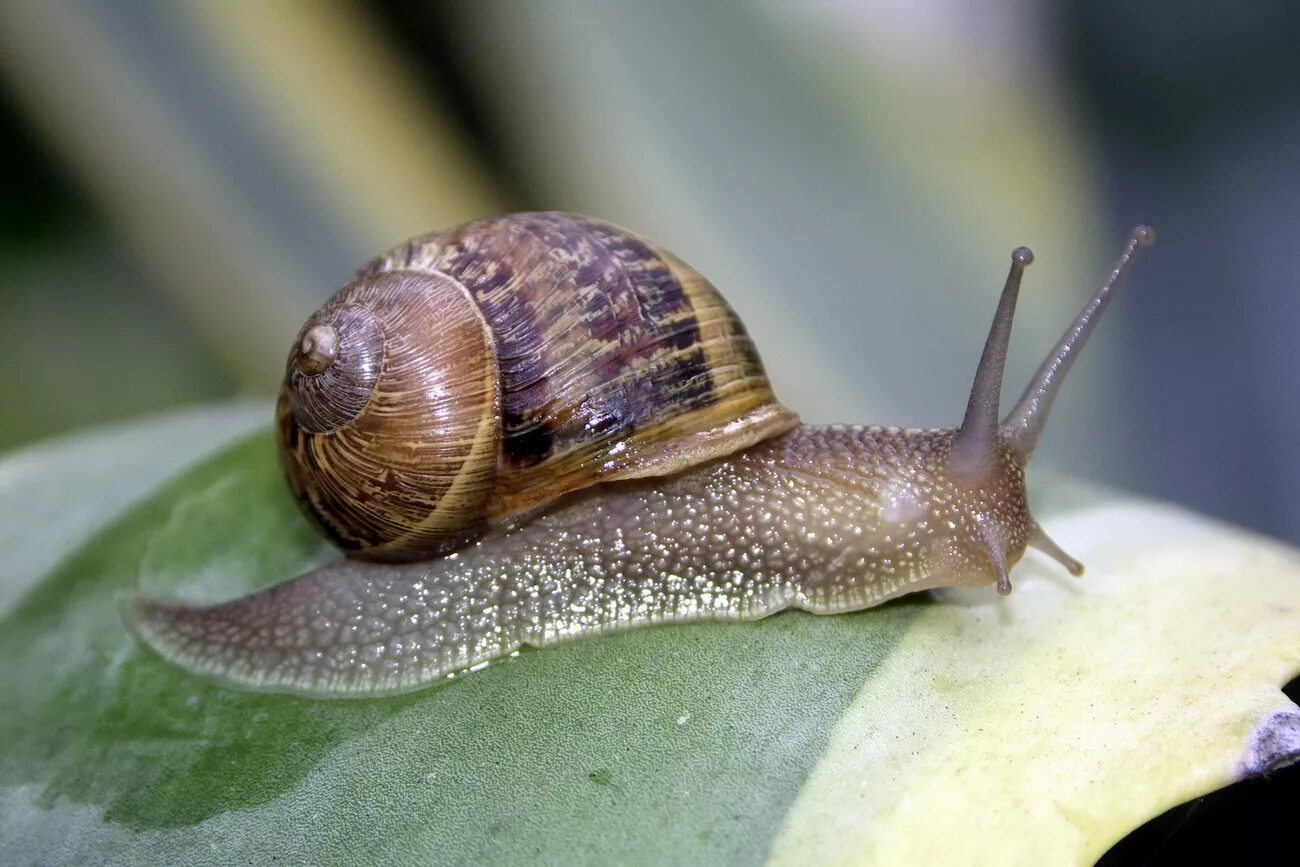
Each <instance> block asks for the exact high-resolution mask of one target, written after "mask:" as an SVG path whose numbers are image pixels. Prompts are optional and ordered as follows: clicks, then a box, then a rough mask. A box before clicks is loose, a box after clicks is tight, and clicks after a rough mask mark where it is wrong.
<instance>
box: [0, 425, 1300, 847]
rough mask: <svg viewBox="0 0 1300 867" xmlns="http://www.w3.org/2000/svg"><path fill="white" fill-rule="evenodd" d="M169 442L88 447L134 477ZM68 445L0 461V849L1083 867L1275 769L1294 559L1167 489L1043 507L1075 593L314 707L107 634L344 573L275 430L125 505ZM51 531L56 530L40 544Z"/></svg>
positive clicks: (1061, 591)
mask: <svg viewBox="0 0 1300 867" xmlns="http://www.w3.org/2000/svg"><path fill="white" fill-rule="evenodd" d="M209 412H217V416H216V417H220V416H221V412H220V411H209ZM225 412H226V414H227V415H226V417H227V418H233V417H234V416H235V415H236V414H238V413H240V412H245V413H246V412H247V410H246V409H244V410H240V409H228V410H226V411H225ZM267 415H269V412H268V413H267ZM207 418H208V419H209V421H208V423H206V424H199V425H192V426H190V427H189V428H184V426H182V427H183V428H184V430H185V435H186V436H187V437H188V447H190V448H191V449H192V451H191V454H192V455H198V454H201V453H203V451H204V450H205V449H207V450H210V449H211V448H213V447H217V446H220V445H221V444H222V443H225V442H228V441H229V437H230V436H232V435H233V433H232V432H234V431H237V430H238V429H239V424H238V423H236V422H231V423H230V424H226V425H222V424H216V423H212V422H211V418H213V416H208V417H207ZM174 425H175V422H174V421H173V422H172V423H171V426H169V424H168V423H165V422H156V423H154V424H153V427H152V431H151V432H150V430H149V429H147V428H138V429H136V435H135V437H134V439H132V438H127V439H123V438H122V436H121V431H119V430H111V431H108V432H104V433H101V434H97V435H91V436H88V437H83V438H82V439H80V440H79V441H78V442H79V445H78V446H77V450H81V451H86V452H87V453H92V452H93V453H94V454H96V455H102V456H104V457H103V459H104V460H108V461H110V462H112V463H116V464H120V465H121V466H130V465H131V462H132V461H140V460H141V459H142V456H146V457H147V456H148V455H149V454H150V453H151V452H153V451H157V450H165V448H166V446H167V443H168V442H169V440H170V438H172V437H175V436H176V435H177V434H178V430H177V429H176V428H175V427H174ZM205 437H206V439H205ZM161 453H162V452H161V451H159V454H161ZM60 455H61V453H60V452H59V451H58V450H57V449H55V450H46V451H29V452H26V453H22V454H18V455H14V456H10V457H9V458H7V459H6V460H4V461H0V502H3V503H4V504H5V514H4V518H5V522H6V523H5V532H6V534H7V536H6V538H7V539H9V540H10V544H9V545H8V546H7V547H5V548H4V549H3V550H2V551H0V578H3V580H4V584H5V586H6V588H8V587H9V585H10V584H13V583H14V582H19V583H22V584H23V585H24V586H23V587H22V588H21V591H22V592H13V593H12V595H11V597H10V598H11V599H12V602H11V604H10V606H9V609H8V611H7V612H6V613H5V614H4V619H3V623H0V654H3V658H4V659H6V660H7V661H8V665H6V666H5V667H4V668H3V669H2V670H0V694H2V695H4V696H6V700H5V702H4V703H3V704H2V705H0V742H3V743H4V744H5V747H4V749H3V751H0V861H4V862H5V863H29V862H33V861H38V860H39V861H41V862H43V863H50V862H86V861H112V862H117V863H121V862H132V861H150V862H157V861H169V862H170V861H187V862H192V861H205V862H231V861H248V860H256V861H258V862H265V861H270V860H272V859H280V860H288V861H311V862H342V861H357V860H359V859H360V860H366V861H371V862H373V861H396V860H416V861H422V862H451V863H520V862H563V863H615V862H628V861H636V862H638V863H719V862H723V863H755V862H760V861H764V860H771V861H775V862H782V863H806V862H809V861H829V862H837V863H839V862H849V863H900V864H902V863H925V862H934V861H953V860H960V861H966V862H970V861H975V862H980V863H998V864H1008V863H1035V864H1043V863H1079V862H1087V861H1090V860H1092V859H1095V858H1096V857H1098V856H1099V855H1100V854H1101V853H1102V852H1104V851H1105V849H1106V848H1107V847H1108V846H1110V845H1111V844H1112V843H1113V842H1115V841H1116V840H1118V839H1119V838H1121V837H1122V836H1123V835H1124V834H1125V833H1127V832H1128V831H1129V830H1131V829H1132V828H1134V827H1136V826H1137V825H1138V824H1140V823H1141V822H1143V821H1145V820H1146V819H1147V818H1150V817H1151V816H1153V815H1156V814H1157V813H1159V812H1161V811H1163V810H1165V809H1167V808H1168V807H1170V806H1173V805H1174V804H1176V803H1178V802H1180V801H1183V800H1186V799H1187V798H1190V797H1193V796H1195V795H1197V794H1200V793H1203V792H1206V791H1209V790H1212V789H1214V788H1217V787H1220V786H1222V785H1225V784H1227V783H1229V782H1231V781H1232V780H1235V779H1238V778H1240V777H1241V776H1243V775H1246V774H1249V773H1255V772H1259V771H1261V770H1265V769H1267V768H1268V767H1271V766H1273V765H1276V764H1278V763H1281V762H1285V761H1287V760H1293V759H1294V758H1295V757H1296V756H1297V755H1300V743H1297V741H1298V740H1300V738H1298V737H1297V735H1296V732H1297V731H1300V725H1297V723H1296V721H1297V720H1300V716H1297V715H1296V714H1297V711H1296V708H1295V706H1294V705H1292V704H1291V702H1289V701H1288V700H1287V699H1286V698H1285V696H1284V695H1283V694H1282V693H1281V691H1280V686H1281V685H1282V684H1283V683H1285V682H1286V680H1287V679H1288V678H1290V677H1292V676H1294V675H1295V674H1296V673H1297V671H1300V555H1297V553H1296V552H1295V551H1293V550H1291V549H1288V548H1285V547H1283V546H1280V545H1277V544H1275V543H1272V542H1268V541H1265V540H1262V539H1260V538H1258V537H1255V536H1252V535H1249V534H1246V533H1243V532H1241V531H1238V530H1234V529H1231V528H1228V527H1225V526H1222V525H1219V524H1216V523H1214V522H1211V521H1208V520H1206V519H1202V518H1199V517H1197V516H1194V515H1191V514H1189V513H1187V512H1184V511H1181V510H1178V509H1174V508H1172V507H1168V506H1163V505H1159V504H1153V503H1147V502H1140V501H1135V500H1130V499H1124V498H1121V497H1117V496H1116V495H1113V494H1100V493H1097V492H1095V491H1090V490H1086V489H1082V488H1080V487H1078V486H1074V485H1068V484H1064V483H1055V484H1053V485H1051V486H1048V487H1045V488H1040V489H1036V490H1034V491H1033V492H1032V496H1033V498H1034V500H1035V504H1036V511H1037V512H1038V513H1040V514H1042V515H1043V517H1044V523H1045V524H1047V526H1050V527H1051V530H1052V533H1053V535H1054V536H1055V537H1057V538H1058V539H1059V540H1060V541H1061V542H1062V544H1063V545H1065V546H1066V547H1067V548H1068V549H1069V550H1071V551H1072V552H1073V553H1076V554H1077V555H1078V556H1080V557H1081V558H1082V559H1083V560H1084V561H1085V562H1086V563H1087V564H1088V568H1089V571H1088V575H1087V577H1086V578H1084V579H1083V580H1082V581H1076V580H1075V579H1071V578H1069V577H1068V576H1067V575H1065V574H1063V573H1061V572H1060V571H1059V570H1058V569H1056V568H1055V567H1053V566H1052V565H1051V564H1048V563H1046V562H1045V561H1039V560H1037V559H1033V558H1030V559H1027V560H1026V561H1025V562H1024V563H1022V564H1021V565H1020V566H1018V567H1017V569H1016V572H1015V576H1014V577H1015V579H1016V592H1015V593H1014V594H1013V596H1011V597H1010V598H1009V599H1005V600H1004V599H1001V598H999V597H997V595H996V594H995V593H994V592H993V591H992V589H989V590H988V591H987V592H978V593H975V592H971V593H956V592H948V593H943V594H939V595H937V596H936V597H927V596H914V597H909V598H907V599H904V600H902V601H900V602H897V603H893V604H889V605H885V606H883V607H881V608H877V609H873V610H870V611H865V612H861V613H857V614H851V615H844V616H837V617H814V616H811V615H807V614H801V613H787V614H781V615H778V616H775V617H772V618H769V619H768V620H765V621H762V622H760V623H752V624H702V625H688V626H677V627H658V628H652V629H646V630H643V631H639V632H633V633H627V634H623V635H616V636H610V637H608V638H600V639H594V640H590V641H584V642H580V643H577V644H573V645H569V646H566V647H561V648H557V649H552V650H546V651H542V652H534V653H525V654H522V655H520V656H518V657H517V658H513V659H510V660H506V661H503V662H501V663H499V664H495V665H492V666H490V667H488V668H487V669H485V670H483V671H478V672H474V673H471V674H467V675H463V676H461V677H458V678H455V679H454V680H452V681H451V682H449V683H446V684H444V685H441V686H438V687H435V688H432V689H428V690H424V691H422V692H418V693H415V694H412V695H407V696H400V697H396V698H386V699H376V700H367V701H320V700H310V699H301V698H294V697H287V696H278V695H268V694H259V693H250V692H241V691H238V690H232V689H227V688H223V687H220V686H217V685H214V684H211V683H209V682H206V681H204V680H201V679H197V678H195V677H192V676H190V675H188V674H186V673H185V672H183V671H180V670H179V669H176V668H173V667H171V666H169V665H167V664H166V663H164V662H163V661H161V660H160V659H158V658H156V657H154V656H153V655H151V654H150V653H148V652H147V651H145V650H143V649H142V648H141V647H139V646H138V645H137V644H136V643H135V642H134V641H133V640H132V639H131V638H130V637H129V635H128V634H127V633H126V631H125V629H124V628H123V626H122V624H121V621H120V619H119V617H118V611H117V606H118V604H119V603H120V601H121V599H123V598H124V597H126V596H129V595H132V594H135V593H140V592H143V593H148V594H150V595H167V596H182V597H186V598H191V599H198V600H205V601H212V600H217V599H224V598H229V597H233V596H236V595H239V594H242V593H244V592H247V591H249V590H252V589H254V588H257V587H261V586H266V585H268V584H271V583H275V582H277V581H280V580H283V579H285V578H288V577H291V576H292V575H295V574H297V573H298V572H300V571H303V570H305V569H307V568H310V567H312V566H314V565H317V564H319V563H321V562H324V561H326V560H328V559H329V558H331V557H333V556H336V555H334V554H333V553H332V552H331V551H330V550H329V549H328V548H327V547H326V546H324V544H323V543H322V542H321V541H320V540H319V538H318V537H317V536H316V535H315V533H314V532H313V531H312V530H311V528H310V527H309V526H308V524H307V522H306V521H305V519H303V518H302V517H301V516H300V515H299V514H298V512H297V510H296V509H295V507H294V505H293V503H292V502H291V501H290V498H289V495H288V493H287V491H286V490H285V488H284V484H283V482H282V480H281V476H280V470H279V467H278V465H277V463H276V458H275V454H274V448H273V445H272V442H271V439H270V436H269V434H268V433H257V434H255V435H253V436H252V437H251V438H247V439H244V440H241V441H240V442H238V443H237V444H235V445H234V446H232V447H229V448H227V449H226V450H225V451H223V452H221V453H219V454H218V455H217V456H216V457H213V458H211V459H210V460H207V461H206V462H204V463H202V464H200V465H199V466H197V467H195V468H193V469H190V470H188V471H186V472H184V473H183V474H182V475H180V476H179V477H178V478H176V479H174V480H173V481H171V482H169V483H167V484H166V485H164V486H163V487H162V488H161V489H158V490H157V491H155V492H154V493H153V494H152V495H151V496H149V497H147V498H146V499H144V500H143V501H140V500H139V499H138V498H137V497H134V496H130V497H128V496H123V495H115V496H105V495H102V494H101V493H95V486H96V484H99V483H102V484H104V485H106V486H110V487H111V486H112V485H114V484H119V483H120V482H115V481H114V480H113V476H112V474H111V473H108V474H107V475H104V476H102V477H99V480H98V481H97V479H96V477H95V476H94V474H90V473H86V474H79V473H76V472H62V473H60V472H58V471H57V469H56V467H55V464H54V462H55V461H57V460H59V459H60ZM114 455H116V459H114V457H113V456H114ZM64 456H66V455H64ZM43 461H48V462H50V463H49V466H45V465H44V464H43V463H42V462H43ZM146 463H147V461H146ZM183 464H184V461H178V463H177V464H176V466H181V465H183ZM19 465H21V467H23V472H22V473H17V472H16V471H15V467H16V466H19ZM31 478H46V479H48V480H49V484H48V485H47V486H46V490H45V491H44V494H43V495H44V496H45V497H47V498H49V500H48V501H49V502H54V503H58V502H60V501H61V502H63V503H65V504H68V507H69V508H71V506H72V505H73V504H76V503H78V502H81V501H83V500H85V499H86V498H89V499H90V500H92V501H94V502H95V503H97V504H98V505H96V506H95V507H94V508H89V507H88V511H89V512H93V513H94V514H93V515H92V516H91V517H92V518H93V520H91V519H88V520H85V521H83V522H82V525H83V526H84V527H96V526H103V525H104V524H105V523H106V522H107V526H106V527H105V529H103V530H102V531H100V532H98V534H97V535H94V537H93V538H91V539H90V540H89V541H87V542H85V543H84V544H82V540H83V538H84V532H82V533H77V534H69V533H67V532H64V528H61V527H59V526H58V522H57V521H51V519H50V514H49V511H48V509H46V510H42V509H32V510H24V509H22V508H20V507H18V505H16V504H20V503H21V502H22V496H21V493H22V490H23V489H22V488H21V487H20V485H21V484H27V483H25V482H21V480H20V481H15V479H29V480H30V479H31ZM88 489H89V490H88ZM60 498H62V499H61V500H60ZM15 540H22V541H17V542H16V543H15ZM42 540H48V542H46V543H45V545H44V548H45V549H47V551H48V548H49V547H50V546H54V547H61V548H64V549H66V548H70V547H74V546H79V547H76V550H71V551H68V552H67V556H66V557H65V558H63V559H61V560H58V561H57V562H55V558H54V557H53V556H51V555H50V554H49V553H48V552H47V553H46V554H45V555H43V556H44V559H41V558H33V555H32V554H31V550H34V549H40V548H42ZM33 564H35V565H33ZM15 576H17V577H15ZM9 592H10V591H9V590H8V589H6V593H9Z"/></svg>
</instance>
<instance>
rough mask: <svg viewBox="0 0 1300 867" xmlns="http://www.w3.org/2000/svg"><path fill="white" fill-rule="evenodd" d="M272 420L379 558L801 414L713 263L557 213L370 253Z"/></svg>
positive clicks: (323, 320) (465, 534)
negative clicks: (774, 384) (709, 268)
mask: <svg viewBox="0 0 1300 867" xmlns="http://www.w3.org/2000/svg"><path fill="white" fill-rule="evenodd" d="M276 416H277V427H278V431H279V442H280V452H281V457H282V459H283V461H284V465H285V468H286V472H287V475H288V477H289V482H290V486H291V487H292V489H293V491H294V493H295V495H296V496H297V497H298V499H299V501H300V502H301V503H302V504H303V505H304V507H305V509H306V510H307V512H308V513H309V514H310V515H312V516H313V517H314V518H315V519H316V521H317V522H318V523H319V524H320V525H321V526H322V528H323V529H324V530H325V532H326V533H327V534H328V535H329V536H330V537H332V538H333V539H334V540H335V542H336V543H337V544H338V545H339V546H340V547H342V548H343V549H344V550H345V551H347V552H348V553H349V554H351V555H353V556H357V557H362V558H366V559H377V560H410V559H421V558H427V557H432V556H436V555H438V554H442V553H445V552H447V551H450V550H454V549H456V548H458V547H461V546H463V545H464V544H466V543H467V542H469V541H471V540H473V539H475V538H477V537H478V536H480V535H481V534H482V533H484V532H485V531H486V529H487V528H488V527H489V526H491V525H492V524H494V523H504V522H508V521H510V520H511V519H517V518H519V517H520V516H525V515H531V514H532V513H534V512H536V511H537V510H539V509H541V508H543V507H545V505H546V504H548V503H550V502H552V501H554V500H555V499H556V498H558V497H560V496H561V495H563V494H565V493H568V492H570V491H576V490H579V489H582V488H586V487H589V486H591V485H594V484H598V483H601V482H606V481H611V480H615V479H629V478H637V477H644V476H658V475H668V474H672V473H676V472H679V471H681V470H682V469H685V468H687V467H689V466H693V465H695V464H699V463H703V462H705V461H709V460H712V459H715V458H720V457H723V456H726V455H729V454H732V453H734V452H737V451H740V450H742V449H745V448H748V447H749V446H752V445H754V444H755V443H757V442H759V441H761V440H764V439H767V438H769V437H772V436H775V435H777V434H780V433H784V432H786V431H788V430H790V429H792V428H793V427H795V426H796V425H797V424H798V419H797V417H796V416H795V415H794V414H793V413H792V412H790V411H789V410H787V409H786V408H785V407H783V406H781V405H780V404H779V403H778V402H777V401H776V399H775V397H774V396H773V393H772V388H771V385H770V384H769V382H768V380H767V376H766V374H765V373H764V370H763V365H762V362H761V361H760V359H759V356H758V352H757V350H756V349H755V347H754V344H753V341H752V340H751V339H750V337H749V335H748V333H747V332H746V331H745V328H744V326H743V325H742V324H741V322H740V320H739V318H738V317H737V316H736V314H735V313H734V312H733V311H732V309H731V308H730V307H729V306H728V305H727V303H726V302H725V301H724V300H723V299H722V297H721V296H720V295H719V294H718V292H717V290H716V289H714V287H713V286H712V285H711V284H710V283H709V282H708V281H707V280H706V279H704V277H702V276H701V275H700V274H699V273H697V272H696V271H694V270H693V269H691V268H690V267H689V266H688V265H686V264H685V263H683V262H682V261H681V260H679V259H677V258H676V257H674V256H673V255H672V254H670V253H668V252H667V251H665V250H663V249H661V248H659V247H657V246H655V245H654V244H652V243H650V242H648V241H646V240H644V239H642V238H639V237H637V236H636V235H634V234H632V233H631V232H628V231H627V230H625V229H621V228H618V227H617V226H613V225H610V224H608V223H604V222H600V221H597V220H592V219H589V218H586V217H579V216H574V215H570V214H560V213H526V214H510V215H506V216H502V217H498V218H494V219H488V220H481V221H477V222H473V223H468V224H466V225H463V226H460V227H457V228H454V229H450V230H447V231H444V232H438V233H434V234H429V235H424V236H421V237H418V238H415V239H413V240H411V241H409V242H407V243H405V244H403V245H401V246H399V247H397V248H395V249H394V250H392V251H390V252H389V253H387V254H385V255H382V256H380V257H378V258H376V259H375V260H373V261H372V262H370V263H369V264H368V265H366V266H365V267H363V268H362V269H361V270H360V271H359V272H358V273H357V275H356V277H355V279H353V280H352V282H350V283H348V284H347V285H346V286H344V287H343V288H342V289H341V290H339V292H338V293H337V294H335V295H334V297H333V298H331V299H330V300H329V301H328V302H327V303H326V304H325V305H324V306H323V307H322V308H321V309H320V310H319V311H317V312H316V313H315V314H313V315H312V317H311V318H310V319H308V320H307V323H306V324H305V325H304V326H303V328H302V330H301V332H300V333H299V334H298V337H297V339H296V341H295V343H294V346H293V349H292V351H291V352H290V355H289V360H288V364H287V367H286V375H285V381H284V386H283V388H282V390H281V394H280V400H279V404H278V408H277V413H276Z"/></svg>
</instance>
